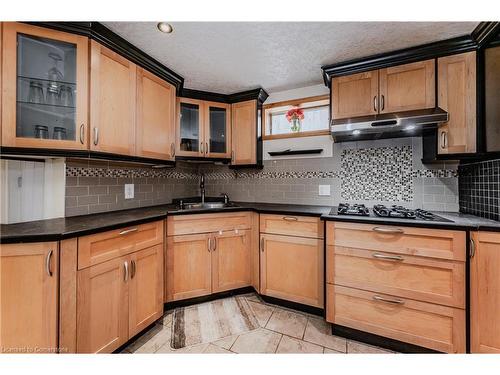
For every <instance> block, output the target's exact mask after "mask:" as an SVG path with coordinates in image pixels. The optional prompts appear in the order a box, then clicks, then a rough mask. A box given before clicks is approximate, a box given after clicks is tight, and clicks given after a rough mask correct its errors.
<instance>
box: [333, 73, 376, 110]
mask: <svg viewBox="0 0 500 375" xmlns="http://www.w3.org/2000/svg"><path fill="white" fill-rule="evenodd" d="M378 75H379V73H378V70H373V71H371V72H365V73H359V74H352V75H348V76H343V77H336V78H333V79H332V95H331V97H332V116H333V118H334V119H341V118H348V117H357V116H368V115H374V114H377V113H378V99H377V98H378Z"/></svg>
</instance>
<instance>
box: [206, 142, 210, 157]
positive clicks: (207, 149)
mask: <svg viewBox="0 0 500 375" xmlns="http://www.w3.org/2000/svg"><path fill="white" fill-rule="evenodd" d="M209 153H210V150H209V148H208V142H205V154H207V155H208V154H209Z"/></svg>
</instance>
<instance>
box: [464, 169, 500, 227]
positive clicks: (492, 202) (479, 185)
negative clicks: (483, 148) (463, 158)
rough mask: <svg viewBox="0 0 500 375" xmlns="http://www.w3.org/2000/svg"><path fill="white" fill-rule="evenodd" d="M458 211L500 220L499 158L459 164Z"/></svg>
mask: <svg viewBox="0 0 500 375" xmlns="http://www.w3.org/2000/svg"><path fill="white" fill-rule="evenodd" d="M459 175H460V177H459V186H460V189H459V204H460V212H463V213H468V214H473V215H477V216H481V217H485V218H488V219H493V220H500V159H498V160H491V161H485V162H480V163H471V164H463V165H460V166H459Z"/></svg>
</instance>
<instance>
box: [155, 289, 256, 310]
mask: <svg viewBox="0 0 500 375" xmlns="http://www.w3.org/2000/svg"><path fill="white" fill-rule="evenodd" d="M247 293H256V292H255V289H254V288H253V287H251V286H245V287H243V288H238V289H232V290H227V291H224V292H219V293H214V294H209V295H206V296H201V297H194V298H188V299H183V300H181V301H173V302H167V303H165V305H164V307H165V308H164V309H165V311H166V310H171V309H175V308H177V307H185V306H191V305H196V304H198V303H203V302H209V301H215V300H216V299H220V298H227V297H231V296H237V295H240V294H247Z"/></svg>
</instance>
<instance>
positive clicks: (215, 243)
mask: <svg viewBox="0 0 500 375" xmlns="http://www.w3.org/2000/svg"><path fill="white" fill-rule="evenodd" d="M215 250H217V237H214V248H213V249H212V251H215Z"/></svg>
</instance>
